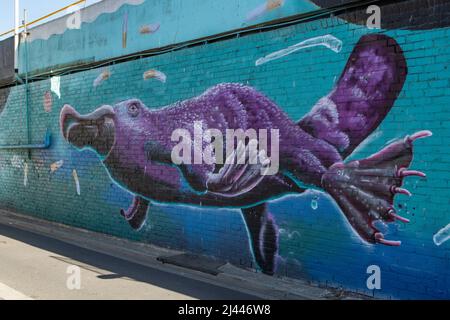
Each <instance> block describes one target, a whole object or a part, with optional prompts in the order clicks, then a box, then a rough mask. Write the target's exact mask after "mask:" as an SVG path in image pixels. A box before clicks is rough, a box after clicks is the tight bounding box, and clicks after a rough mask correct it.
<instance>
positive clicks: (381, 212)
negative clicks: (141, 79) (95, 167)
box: [60, 35, 431, 274]
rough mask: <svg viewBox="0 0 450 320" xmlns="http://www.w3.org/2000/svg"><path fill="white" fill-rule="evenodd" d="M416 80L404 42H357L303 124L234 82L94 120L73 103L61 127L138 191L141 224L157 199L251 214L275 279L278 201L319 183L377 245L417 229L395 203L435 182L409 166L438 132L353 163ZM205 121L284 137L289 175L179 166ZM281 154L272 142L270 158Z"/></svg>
mask: <svg viewBox="0 0 450 320" xmlns="http://www.w3.org/2000/svg"><path fill="white" fill-rule="evenodd" d="M388 44H389V45H388ZM406 76H407V66H406V62H405V59H404V56H403V53H402V50H401V48H400V47H399V46H398V44H396V43H395V40H394V39H392V38H389V37H387V36H384V35H366V36H363V37H362V38H361V39H360V41H359V42H358V43H357V44H356V46H355V48H354V50H353V52H352V53H351V55H350V57H349V60H348V62H347V65H346V66H345V68H344V71H343V73H342V75H341V76H340V79H339V81H338V83H337V85H336V87H335V88H333V89H332V90H331V92H330V93H329V94H328V95H327V96H325V97H324V98H322V99H320V100H319V102H318V103H317V104H316V105H315V106H314V107H313V108H312V110H311V111H310V112H309V113H308V114H306V115H305V116H304V117H303V118H302V119H301V120H300V121H299V122H295V121H293V120H292V119H290V118H289V117H288V116H287V114H285V113H284V112H283V111H282V109H281V108H280V107H278V106H277V105H276V104H275V103H274V102H273V101H271V100H270V99H269V98H268V97H267V96H265V95H264V94H263V93H260V92H258V91H257V90H256V89H254V88H252V87H249V86H245V85H241V84H232V83H228V84H219V85H217V86H215V87H213V88H211V89H209V90H207V91H206V92H205V93H203V94H202V95H200V96H197V97H194V98H191V99H188V100H184V101H181V102H177V103H175V104H173V105H169V106H166V107H163V108H161V109H158V110H150V109H148V108H147V107H146V106H145V105H144V104H143V103H142V102H141V101H140V100H138V99H130V100H126V101H123V102H120V103H118V104H116V105H114V106H109V105H104V106H101V107H100V108H98V109H97V110H95V111H94V112H92V113H90V114H87V115H80V114H79V113H78V112H77V111H76V110H75V109H74V108H73V107H71V106H69V105H66V106H64V108H63V109H62V110H61V113H60V127H61V131H62V134H63V136H64V138H65V139H66V140H67V141H68V142H69V143H71V144H72V145H74V146H75V147H77V148H81V149H83V148H91V149H93V150H94V151H95V152H96V153H97V154H98V156H99V157H100V159H101V160H102V161H103V164H104V166H105V168H106V169H107V170H108V172H109V174H110V176H111V178H112V179H113V180H114V181H115V182H117V183H118V184H120V185H121V186H123V187H124V188H126V189H127V190H128V191H130V192H131V193H133V194H134V200H133V203H132V204H131V206H130V208H129V209H128V210H122V211H121V214H122V215H123V216H124V218H125V219H127V221H128V222H129V223H130V225H131V226H132V227H133V228H135V229H139V228H141V226H142V225H143V223H144V222H145V219H146V216H147V210H148V207H149V203H150V202H151V201H156V202H162V203H182V204H188V205H196V206H206V207H208V206H215V207H220V206H226V207H232V208H236V207H238V208H242V209H241V210H242V215H243V217H244V220H245V222H246V224H247V228H248V231H249V238H250V239H251V247H252V251H253V253H254V256H255V259H256V261H257V262H258V264H259V266H260V267H261V268H262V270H263V271H264V272H265V273H268V274H273V273H274V272H275V270H276V256H277V254H278V252H277V250H278V227H277V225H276V222H275V221H274V218H273V217H272V215H271V214H270V212H269V211H268V209H267V206H266V202H267V201H270V199H274V198H278V197H281V196H283V195H286V194H289V193H302V192H303V191H305V189H306V188H308V186H311V187H314V188H320V189H322V190H324V191H326V192H328V193H329V194H330V195H331V196H332V197H333V199H334V200H335V201H336V203H337V204H338V205H339V207H340V209H341V211H342V212H343V214H344V215H345V217H346V218H347V220H348V222H349V223H350V225H351V226H352V227H353V229H354V230H355V231H356V232H357V234H358V235H359V236H360V237H361V238H362V239H364V240H365V241H367V242H369V243H374V244H375V243H379V244H384V245H389V246H398V245H400V242H398V241H394V240H388V239H385V237H384V235H383V233H382V232H381V231H380V230H378V229H377V227H376V226H375V222H376V221H383V222H386V223H389V222H393V221H396V220H399V221H402V222H408V220H407V219H406V218H403V217H401V216H399V215H398V214H396V212H395V209H394V207H393V202H394V197H395V195H396V194H398V193H403V194H407V195H410V193H409V191H408V190H406V189H404V188H402V184H403V179H404V178H405V177H407V176H420V177H424V176H425V174H424V173H422V172H419V171H414V170H410V169H409V166H410V164H411V161H412V159H413V142H414V141H415V140H416V139H419V138H423V137H427V136H430V135H431V132H430V131H420V132H416V133H414V134H412V135H410V136H406V137H405V138H403V139H401V140H398V141H395V142H392V143H391V144H389V145H388V146H386V147H385V148H384V149H382V150H381V151H379V152H377V153H376V154H374V155H372V156H370V157H368V158H366V159H361V160H353V161H350V162H347V163H345V162H344V161H345V159H346V158H347V157H348V156H349V155H350V154H351V153H352V151H353V150H354V149H355V148H356V147H357V146H358V145H359V144H361V143H362V142H363V141H364V140H365V139H366V138H367V137H368V136H369V135H370V134H371V133H372V132H373V131H374V130H375V129H376V128H377V127H378V125H379V124H380V123H381V122H382V121H383V119H384V118H385V116H386V115H387V114H388V112H389V110H390V109H391V107H392V105H393V103H394V102H395V100H396V98H397V96H398V95H399V93H400V91H401V90H402V87H403V84H404V81H405V78H406ZM195 122H197V123H201V124H202V125H203V126H204V127H205V128H204V129H205V130H206V129H211V128H215V129H219V130H220V131H221V132H225V129H234V130H236V129H242V130H244V131H246V130H248V129H251V128H252V129H255V130H261V129H266V130H273V129H277V130H278V132H279V158H280V170H279V172H278V173H277V174H275V175H272V176H269V175H266V176H265V175H262V174H261V173H260V170H259V169H260V167H261V166H262V165H263V164H261V163H259V164H254V165H250V164H248V162H246V163H245V164H238V163H236V164H227V163H225V164H224V165H223V166H219V165H217V164H191V165H186V164H181V165H174V164H173V161H172V158H171V151H172V150H173V148H174V147H175V146H176V143H177V142H176V141H173V139H172V133H173V132H174V131H176V130H177V129H178V128H184V129H186V130H188V131H189V133H190V134H192V135H194V130H195V128H194V123H195ZM232 143H233V144H234V143H235V142H234V141H233V142H232ZM249 144H250V142H249V141H248V142H247V145H246V147H248V145H249ZM216 151H217V150H216ZM189 152H190V151H189ZM221 152H223V151H222V150H221ZM273 152H275V150H274V147H273V146H272V144H270V147H267V154H271V153H273ZM277 152H278V150H277ZM258 166H259V167H258ZM255 167H256V169H258V170H256V169H255ZM299 214H300V213H299Z"/></svg>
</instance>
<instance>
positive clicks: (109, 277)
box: [0, 224, 258, 300]
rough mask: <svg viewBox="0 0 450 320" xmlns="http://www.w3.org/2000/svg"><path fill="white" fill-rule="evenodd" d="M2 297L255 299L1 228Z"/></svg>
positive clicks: (26, 233)
mask: <svg viewBox="0 0 450 320" xmlns="http://www.w3.org/2000/svg"><path fill="white" fill-rule="evenodd" d="M78 275H79V277H78ZM78 285H79V287H80V288H79V289H77V287H78ZM1 299H6V300H7V299H88V300H93V299H105V300H108V299H120V300H123V299H174V300H175V299H176V300H191V299H233V300H237V299H258V298H257V297H255V296H251V295H248V294H245V293H242V292H239V291H234V290H230V289H227V288H223V287H220V286H215V285H211V284H208V283H205V282H201V281H197V280H193V279H190V278H185V277H183V276H181V275H176V274H173V273H169V272H164V271H161V270H157V269H152V268H150V267H147V266H143V265H139V264H136V263H133V262H129V261H126V260H122V259H118V258H115V257H112V256H108V255H105V254H102V253H98V252H95V251H91V250H87V249H84V248H80V247H77V246H74V245H71V244H68V243H65V242H62V241H59V240H55V239H52V238H48V237H45V236H42V235H38V234H35V233H31V232H27V231H23V230H20V229H16V228H14V227H10V226H6V225H2V224H0V300H1Z"/></svg>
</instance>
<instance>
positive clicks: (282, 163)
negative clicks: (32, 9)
mask: <svg viewBox="0 0 450 320" xmlns="http://www.w3.org/2000/svg"><path fill="white" fill-rule="evenodd" d="M192 1H193V2H194V3H195V4H197V2H198V5H186V4H185V2H186V1H182V0H174V1H170V2H167V1H166V2H164V1H151V0H146V1H143V0H130V1H125V0H117V1H113V0H109V1H102V2H100V3H99V4H98V5H95V6H91V7H87V8H86V9H83V10H81V11H80V12H78V11H77V12H75V13H71V14H70V15H69V16H70V17H72V16H76V15H77V14H78V13H81V15H80V17H81V20H80V21H79V22H80V24H79V26H77V28H69V27H68V26H67V25H66V22H67V21H66V20H65V19H62V18H61V19H57V20H55V21H52V22H50V23H48V24H43V25H41V26H39V27H36V28H33V29H30V30H29V31H30V36H29V38H27V39H28V41H29V42H28V43H27V45H28V49H29V50H28V51H29V56H28V60H29V61H28V62H29V64H28V65H29V67H30V68H29V70H30V74H29V84H28V88H27V89H25V86H24V85H20V84H17V85H14V86H10V87H5V88H1V89H0V145H3V146H5V145H6V146H7V145H11V144H13V145H15V144H23V143H27V141H28V140H27V127H26V125H25V122H26V118H25V114H24V109H25V104H24V98H25V97H26V94H27V92H28V97H29V99H28V100H29V101H28V102H29V105H28V108H29V111H30V113H29V115H30V119H29V129H30V132H31V143H40V142H41V141H42V137H43V136H44V134H45V133H46V132H47V131H48V132H51V134H52V144H51V147H50V148H49V149H43V150H32V151H31V152H30V155H28V153H27V152H26V151H21V150H7V149H2V151H1V153H0V180H1V181H2V184H1V186H0V204H1V206H2V207H4V208H12V209H14V210H16V211H18V212H23V213H26V214H29V215H32V216H36V217H39V218H44V219H48V220H51V221H56V222H59V223H64V224H68V225H71V226H75V227H79V228H84V229H88V230H91V231H96V232H102V233H106V234H109V235H113V236H116V237H120V238H125V239H129V240H133V241H138V242H141V243H144V244H153V245H157V246H161V247H165V248H171V249H174V250H180V251H183V252H189V253H195V254H200V255H206V256H213V257H215V258H218V259H220V260H223V261H228V262H229V263H230V264H232V265H234V266H239V267H242V268H250V269H251V270H254V269H258V270H262V271H263V272H265V273H266V274H269V275H272V274H273V275H275V276H277V277H278V276H280V277H288V278H296V279H305V280H307V281H310V282H311V283H315V284H320V285H324V286H330V287H336V288H337V287H342V288H344V289H348V290H351V291H358V292H362V293H365V294H369V295H374V296H376V297H383V298H448V297H449V296H450V291H449V288H450V286H449V284H450V273H449V271H448V270H449V269H448V261H449V260H448V257H449V251H448V250H449V248H450V246H449V245H450V225H449V222H450V219H449V216H448V213H447V211H448V210H447V207H448V205H447V204H448V199H449V198H450V193H449V192H450V188H449V187H448V186H449V182H448V161H447V158H448V156H447V153H448V152H447V145H446V144H445V142H446V141H447V140H448V137H449V132H450V131H449V130H448V125H447V123H446V122H445V119H447V118H448V102H449V94H448V86H449V82H448V81H449V79H450V69H449V68H448V61H449V57H450V47H449V46H448V28H447V27H448V21H449V20H448V19H447V18H446V16H447V13H448V12H450V11H449V10H445V8H446V6H448V3H450V2H449V1H433V2H429V1H428V2H427V1H405V2H403V1H400V2H399V1H396V2H394V1H392V2H389V3H387V4H385V5H382V6H381V12H382V19H381V27H382V29H369V28H368V27H367V25H366V24H365V20H366V19H367V17H368V16H369V15H370V14H368V13H367V12H366V10H365V8H362V9H361V10H349V11H340V12H338V13H335V15H330V16H329V17H325V16H323V17H321V18H319V17H317V18H316V19H312V20H308V21H302V22H299V23H295V24H294V23H293V24H289V25H284V24H282V25H276V26H272V27H271V28H269V29H268V28H265V27H264V28H262V29H258V30H257V32H254V33H251V32H249V33H237V34H236V35H233V36H230V37H228V38H218V39H216V38H214V39H213V41H211V42H209V41H202V42H201V43H193V44H189V46H188V47H181V46H179V45H180V44H183V43H184V42H186V41H190V40H194V39H202V38H203V37H206V36H212V35H218V34H222V33H224V32H228V31H230V30H241V29H239V28H244V29H246V28H253V27H255V26H258V25H261V24H262V23H265V22H273V23H275V21H278V20H276V19H284V18H286V19H287V18H288V17H289V16H293V15H296V14H301V13H312V12H313V11H314V10H317V9H318V8H319V7H320V8H327V7H330V6H334V5H336V4H338V3H345V2H346V1H319V0H317V1H316V0H311V1H309V0H305V1H291V0H284V1H278V0H273V1H272V0H248V1H241V0H230V1H226V2H223V1H222V2H220V1H207V2H205V1H201V0H192ZM108 2H109V3H110V4H111V6H109V7H108ZM425 2H427V5H425ZM391 6H394V7H393V8H394V9H395V10H391V8H392V7H391ZM416 6H420V7H421V8H416ZM422 6H423V7H422ZM105 7H107V8H105ZM174 21H177V22H176V23H174ZM418 30H420V31H418ZM124 40H125V41H124ZM124 44H126V46H125V48H124ZM160 49H161V50H164V51H158V50H160ZM166 49H167V50H166ZM144 50H150V51H149V54H148V55H147V54H146V51H144ZM118 57H120V58H118ZM109 59H111V60H109ZM116 59H118V60H116ZM123 59H126V61H125V60H123ZM94 61H95V65H93V67H92V68H91V66H90V63H92V62H94ZM84 63H87V64H88V66H87V67H84ZM80 64H81V66H80ZM48 70H51V71H52V73H51V74H50V73H48V74H47V73H46V72H47V71H48ZM176 101H178V102H176ZM174 102H175V103H174ZM178 129H182V130H184V132H185V133H187V136H188V137H190V139H187V141H190V143H191V145H190V146H191V148H190V149H189V148H188V149H187V150H188V151H187V152H186V153H185V152H184V149H182V150H183V152H182V155H183V157H182V158H184V156H185V155H186V156H187V157H190V159H191V160H192V159H194V162H193V163H187V162H182V163H178V162H175V161H173V158H172V155H173V154H172V153H173V151H174V150H175V149H177V147H178V146H180V140H179V139H178V136H176V137H177V138H176V139H172V135H173V133H174V130H175V131H176V130H178ZM238 129H242V131H243V132H244V133H245V132H246V131H248V130H250V129H254V131H255V132H256V139H254V140H253V139H250V137H248V139H244V141H243V144H239V143H237V141H235V140H234V139H232V140H230V141H231V143H229V140H228V139H227V136H226V131H227V130H234V131H237V130H238ZM197 130H200V131H201V132H202V136H201V139H204V140H200V141H201V142H200V144H199V145H196V141H195V137H196V131H197ZM208 130H217V131H218V132H219V133H220V135H221V136H222V138H223V139H222V140H225V142H226V143H225V144H223V145H222V146H221V148H216V147H215V146H216V145H215V142H216V137H214V140H213V139H211V138H212V137H210V136H208V134H206V132H208ZM428 130H429V131H428ZM224 131H225V134H224ZM264 133H267V137H268V138H267V140H266V144H264V143H263V142H264V139H262V137H263V138H264ZM431 133H432V134H433V137H430V138H428V139H423V140H422V139H420V138H425V137H428V136H430V135H431ZM419 139H420V140H419ZM236 140H237V139H236ZM183 141H184V139H183ZM213 141H214V143H213ZM255 141H256V142H255ZM277 142H278V143H277ZM229 144H231V145H232V146H233V148H232V150H233V152H232V153H231V157H228V150H227V147H228V145H229ZM255 144H256V147H257V152H256V153H251V152H250V151H251V150H252V147H254V146H255ZM211 146H214V148H210V147H211ZM197 150H200V151H201V153H203V154H201V158H200V159H201V160H203V161H200V163H197V162H196V151H197ZM207 151H208V152H207ZM210 151H211V155H212V158H213V159H214V160H217V159H220V158H221V157H220V156H219V155H220V154H221V155H222V160H228V159H229V158H232V159H235V160H237V159H239V158H240V154H241V153H242V152H243V154H244V155H245V156H244V159H245V160H247V161H249V163H248V164H242V163H235V164H233V163H227V162H226V161H225V163H220V161H219V162H214V161H213V162H212V163H211V162H207V161H204V160H205V158H204V156H205V155H206V154H208V153H209V152H210ZM263 151H264V152H263ZM171 152H172V153H171ZM250 155H251V156H250ZM276 155H278V160H279V161H278V166H274V163H276V162H277V161H276ZM253 157H254V158H256V159H257V160H258V161H257V162H256V163H251V161H250V160H251V159H252V158H253ZM266 160H268V161H269V162H267V161H266ZM268 168H271V169H272V168H276V170H275V171H274V172H270V174H266V171H265V170H266V169H267V170H268ZM262 173H264V174H262ZM272 173H273V174H272ZM425 173H426V176H425ZM412 195H413V196H412ZM400 242H401V246H400ZM373 265H375V266H379V269H380V270H381V281H382V284H381V288H382V289H380V290H376V289H371V288H369V287H367V286H366V283H367V282H366V281H367V277H368V274H367V272H366V271H367V270H368V269H367V268H368V266H373Z"/></svg>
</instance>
